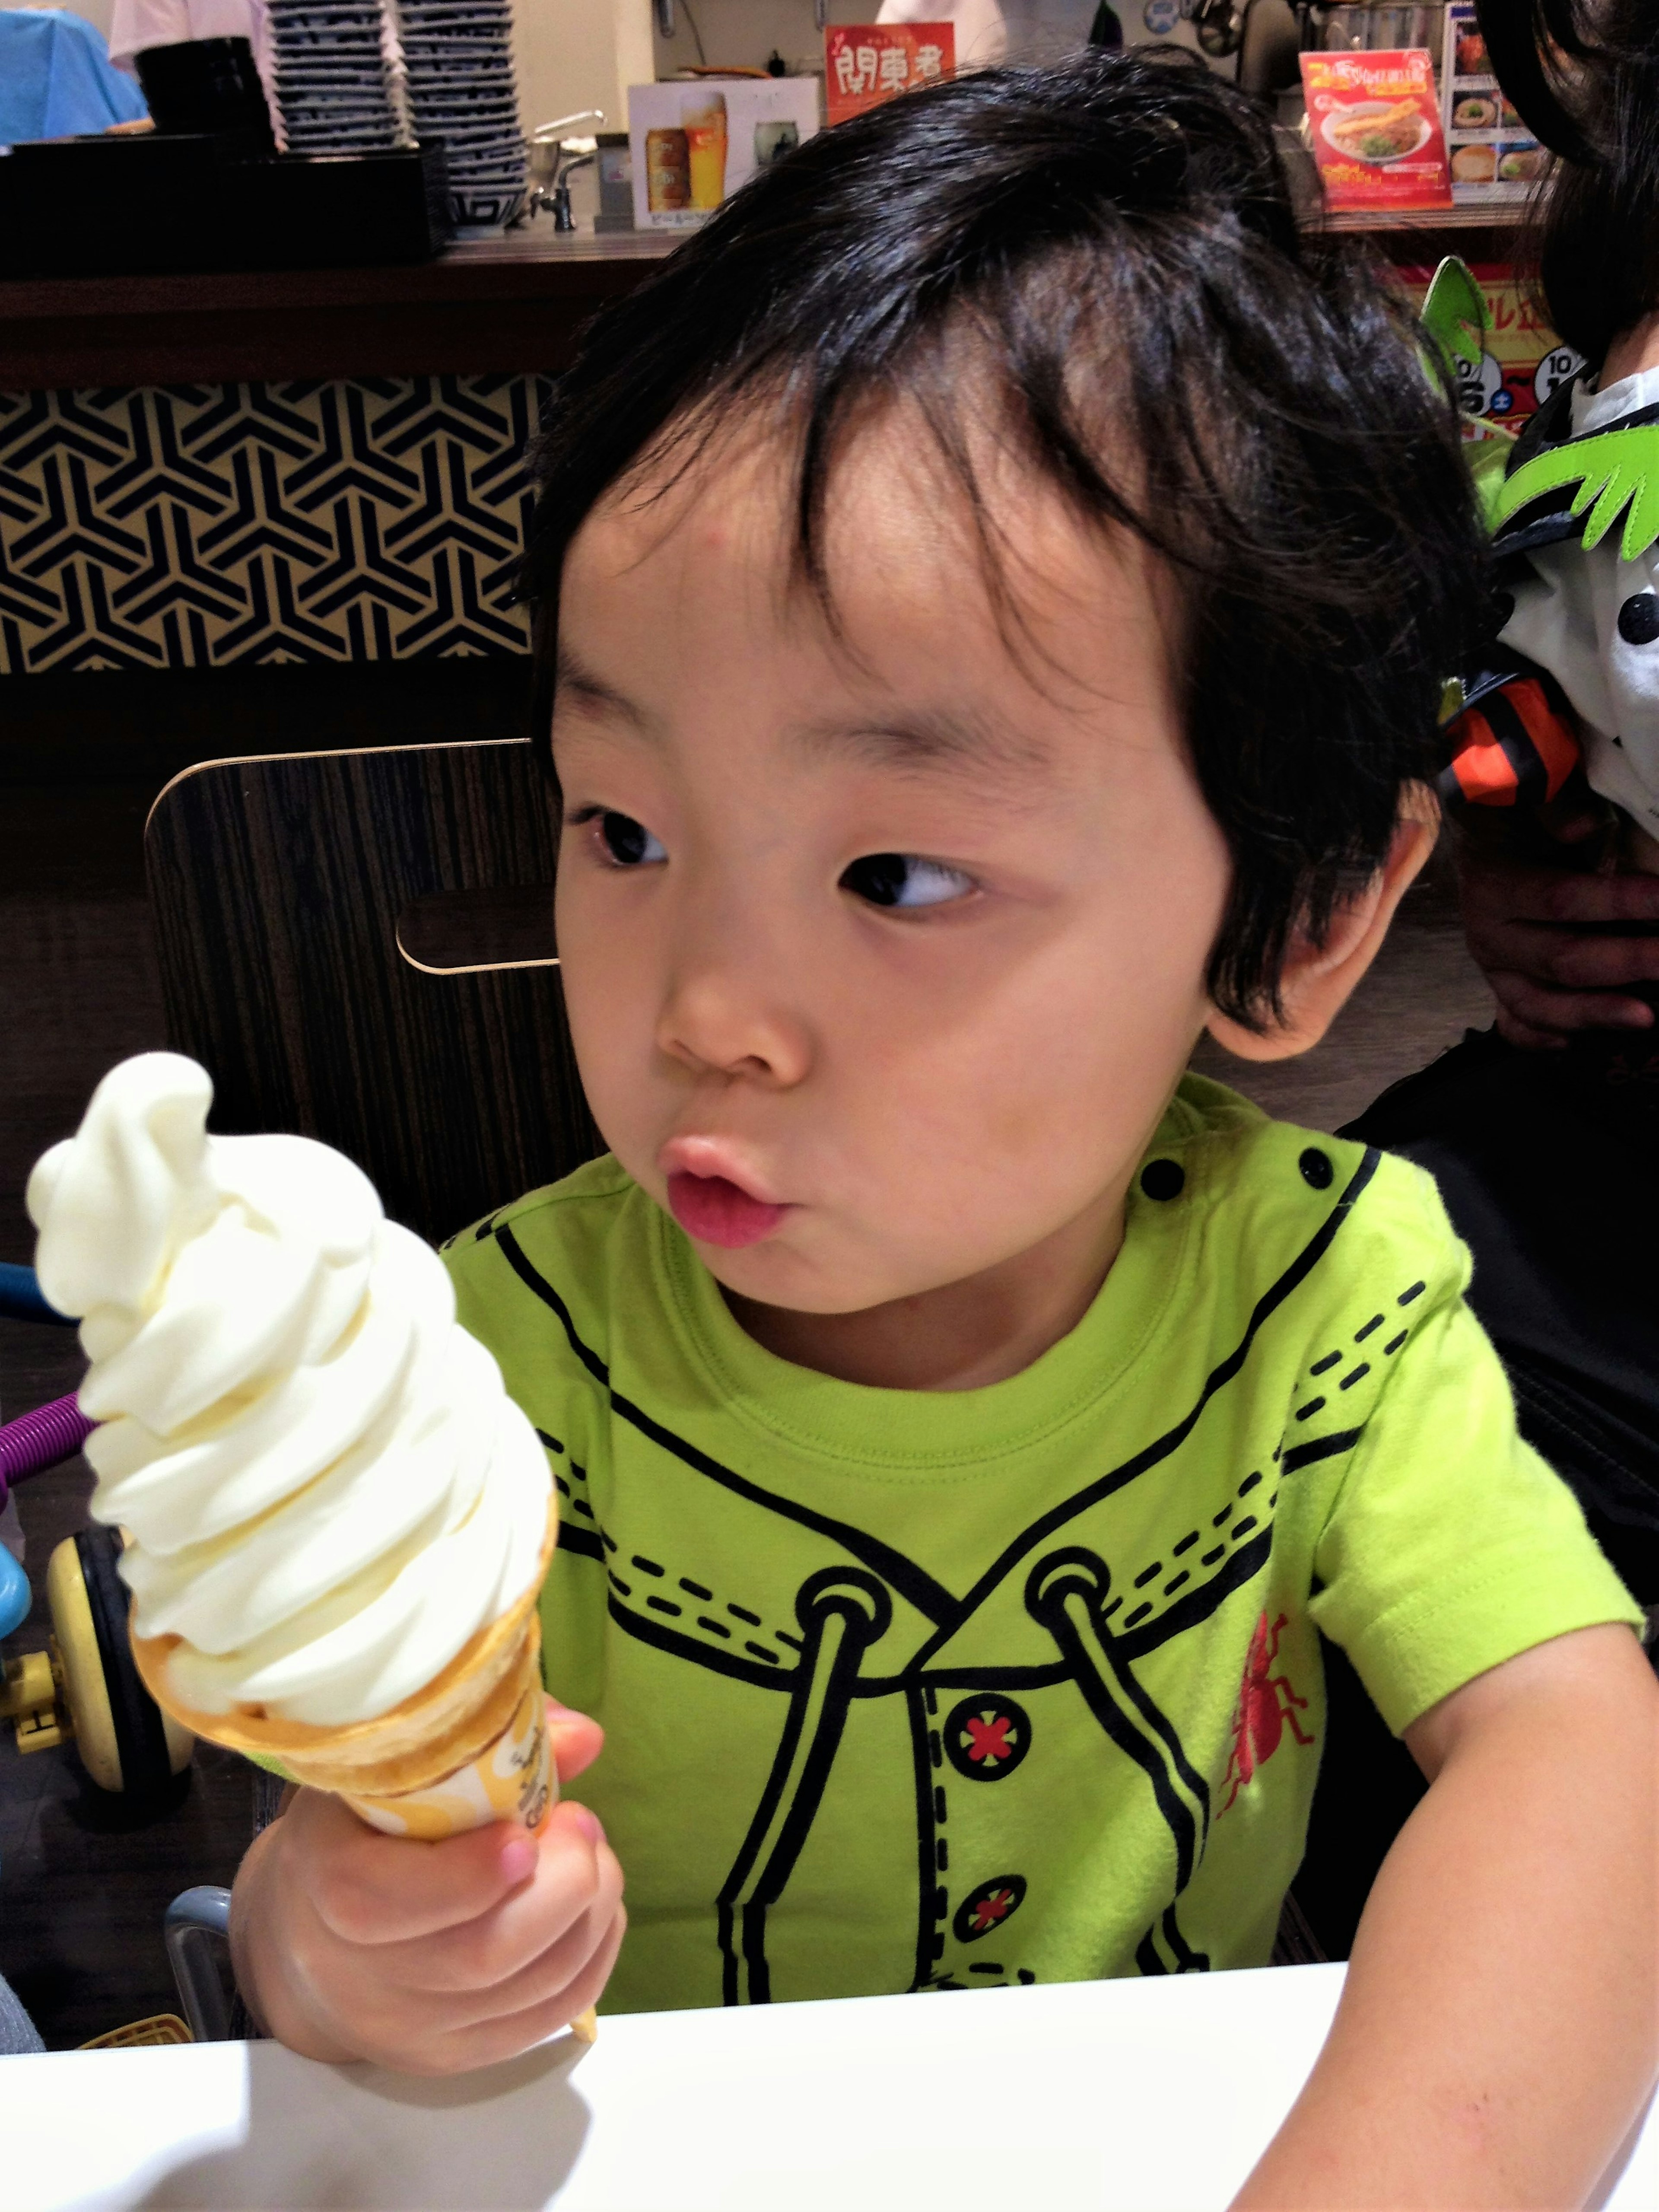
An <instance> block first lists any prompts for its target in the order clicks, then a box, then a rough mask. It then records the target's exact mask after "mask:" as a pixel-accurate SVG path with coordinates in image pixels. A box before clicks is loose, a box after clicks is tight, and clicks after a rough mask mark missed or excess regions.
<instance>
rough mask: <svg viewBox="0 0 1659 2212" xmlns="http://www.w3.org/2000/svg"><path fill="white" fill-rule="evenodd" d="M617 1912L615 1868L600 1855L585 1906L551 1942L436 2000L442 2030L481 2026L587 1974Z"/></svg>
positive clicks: (544, 1999) (528, 2007) (530, 2007)
mask: <svg viewBox="0 0 1659 2212" xmlns="http://www.w3.org/2000/svg"><path fill="white" fill-rule="evenodd" d="M621 1909H622V1875H621V1870H620V1869H619V1868H618V1867H617V1863H616V1861H615V1859H614V1858H612V1857H611V1854H610V1853H609V1852H605V1853H604V1854H602V1855H601V1858H600V1862H599V1868H598V1875H597V1880H596V1881H595V1884H594V1887H593V1889H592V1892H591V1893H589V1897H588V1899H587V1902H586V1906H585V1907H584V1909H583V1910H582V1911H580V1912H579V1913H578V1914H577V1915H576V1917H574V1919H573V1920H571V1921H570V1922H568V1923H567V1924H566V1926H565V1927H564V1928H563V1929H562V1930H561V1932H560V1933H559V1935H558V1936H556V1938H555V1939H554V1940H553V1941H552V1942H550V1943H548V1944H547V1945H546V1946H545V1947H544V1948H543V1949H541V1950H539V1951H538V1952H536V1953H535V1954H533V1955H526V1954H524V1953H522V1952H521V1953H520V1956H519V1958H518V1959H517V1960H514V1962H513V1964H514V1971H513V1972H509V1973H507V1974H505V1975H503V1976H501V1978H498V1979H496V1980H494V1981H491V1982H489V1983H488V1984H480V1985H479V1986H477V1987H476V1988H472V1989H469V1990H447V1991H446V1992H444V1993H443V1994H442V1995H441V1996H439V1997H437V1998H436V2000H435V2002H436V2003H437V2004H438V2005H439V2007H440V2008H441V2016H442V2019H443V2021H444V2024H445V2026H446V2027H472V2026H481V2025H483V2023H484V2022H486V2021H493V2020H505V2019H507V2018H510V2017H512V2016H513V2015H518V2014H523V2013H526V2012H531V2011H534V2010H535V2009H536V2008H538V2007H539V2006H542V2005H544V2004H547V2003H549V2002H551V2001H552V1999H554V1998H555V1997H556V1996H559V1995H560V1994H561V1992H562V1991H564V1990H569V1989H571V1988H572V1987H574V1984H575V1983H576V1982H577V1981H578V1980H579V1979H580V1978H581V1977H582V1976H583V1975H585V1974H586V1973H587V1972H588V1971H589V1969H590V1967H591V1965H592V1960H593V1959H594V1958H595V1957H596V1956H597V1954H599V1953H600V1952H601V1951H602V1950H603V1949H604V1948H605V1945H606V1944H607V1943H608V1942H610V1940H611V1929H612V1927H613V1924H614V1923H615V1921H616V1918H617V1913H618V1912H619V1911H621ZM590 2001H591V2000H589V1999H587V1998H584V1999H583V2001H582V2002H583V2003H586V2002H590ZM580 2009H581V2006H580V2005H574V2006H573V2007H572V2010H573V2011H578V2012H579V2011H580Z"/></svg>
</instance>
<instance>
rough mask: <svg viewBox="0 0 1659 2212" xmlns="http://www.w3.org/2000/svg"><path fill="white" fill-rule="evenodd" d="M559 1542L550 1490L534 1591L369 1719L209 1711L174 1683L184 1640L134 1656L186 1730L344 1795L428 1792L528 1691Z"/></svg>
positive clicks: (464, 1761) (155, 1643) (135, 1651)
mask: <svg viewBox="0 0 1659 2212" xmlns="http://www.w3.org/2000/svg"><path fill="white" fill-rule="evenodd" d="M557 1541H558V1504H557V1498H556V1494H553V1495H552V1496H551V1497H550V1503H549V1506H548V1516H547V1535H546V1539H545V1541H544V1545H543V1549H542V1559H541V1565H540V1566H539V1568H538V1571H537V1574H536V1578H535V1580H534V1581H533V1582H532V1584H531V1586H530V1587H529V1589H526V1591H525V1593H524V1595H522V1596H521V1597H520V1599H519V1600H518V1601H517V1602H516V1603H515V1604H514V1605H513V1606H511V1607H509V1608H508V1610H507V1612H506V1613H502V1614H501V1615H500V1616H499V1618H498V1619H496V1620H493V1621H490V1622H489V1624H488V1625H487V1626H485V1627H483V1628H481V1629H480V1630H479V1631H478V1632H477V1634H476V1635H475V1636H473V1637H471V1638H470V1639H469V1640H468V1641H467V1642H466V1643H465V1644H463V1645H462V1647H461V1649H460V1650H459V1651H458V1652H457V1653H456V1655H455V1656H454V1657H453V1659H452V1660H451V1661H450V1662H449V1664H448V1665H447V1667H446V1668H443V1669H442V1671H441V1673H439V1674H436V1675H435V1676H434V1678H433V1679H432V1680H431V1681H430V1682H428V1683H427V1684H426V1685H425V1686H424V1687H423V1688H422V1689H420V1690H417V1691H416V1692H415V1694H414V1696H413V1697H410V1698H405V1699H404V1701H403V1703H402V1704H401V1705H394V1706H393V1707H392V1710H391V1711H390V1712H387V1713H380V1714H377V1715H376V1716H375V1717H374V1718H373V1719H371V1720H366V1721H356V1722H352V1723H347V1724H345V1725H343V1726H341V1727H337V1728H325V1727H320V1726H318V1725H316V1724H315V1723H310V1722H307V1721H295V1720H285V1719H282V1718H280V1717H277V1716H276V1715H274V1714H271V1713H269V1712H267V1711H265V1710H264V1707H263V1706H258V1705H233V1706H231V1708H230V1709H229V1710H228V1711H226V1712H222V1713H210V1712H202V1711H198V1710H197V1708H195V1707H194V1706H191V1705H188V1704H186V1703H185V1702H184V1701H183V1700H182V1699H180V1698H179V1695H178V1694H177V1692H175V1691H174V1690H173V1686H172V1684H171V1681H170V1680H169V1675H168V1665H167V1662H168V1658H169V1656H170V1655H171V1653H172V1652H173V1650H174V1649H175V1647H176V1646H177V1644H178V1642H179V1638H177V1637H173V1636H155V1637H142V1636H135V1637H134V1638H133V1639H132V1656H133V1658H134V1660H135V1662H137V1668H138V1672H139V1674H141V1675H142V1676H143V1680H144V1685H145V1687H146V1688H147V1689H148V1690H149V1693H150V1695H151V1696H152V1697H153V1698H154V1699H155V1702H156V1704H157V1705H160V1706H161V1708H162V1710H163V1711H166V1712H170V1713H171V1714H172V1715H173V1718H174V1719H175V1720H177V1721H178V1722H179V1723H180V1725H181V1726H182V1727H185V1728H187V1729H190V1730H191V1733H192V1734H193V1735H200V1736H205V1737H206V1738H207V1739H208V1741H210V1742H211V1743H222V1744H223V1745H225V1746H226V1747H227V1748H228V1749H229V1750H231V1751H240V1752H241V1753H245V1754H247V1755H251V1756H253V1757H256V1758H263V1759H279V1760H280V1761H281V1762H282V1764H283V1766H284V1767H285V1768H287V1770H288V1771H289V1773H290V1774H292V1775H293V1776H294V1777H295V1779H296V1780H298V1781H304V1782H306V1783H308V1784H310V1785H311V1787H312V1788H313V1789H317V1790H334V1791H336V1792H337V1793H339V1794H340V1795H342V1796H369V1797H381V1796H387V1797H390V1796H403V1795H405V1794H407V1793H408V1792H409V1791H410V1790H425V1789H428V1788H430V1787H431V1785H432V1784H435V1783H437V1782H441V1781H442V1780H443V1779H444V1778H445V1777H446V1776H447V1775H450V1774H453V1773H454V1772H456V1771H457V1770H458V1769H459V1768H460V1767H462V1766H465V1765H468V1764H469V1763H470V1762H471V1761H472V1760H474V1759H477V1758H479V1757H480V1756H481V1755H482V1754H483V1753H485V1752H486V1751H488V1750H489V1749H490V1748H491V1747H493V1746H494V1745H495V1742H496V1741H497V1739H498V1738H499V1737H501V1735H503V1733H504V1732H505V1731H506V1730H507V1729H508V1728H509V1727H510V1726H511V1724H512V1722H513V1715H514V1713H515V1711H517V1709H518V1706H519V1705H520V1701H521V1699H522V1695H523V1686H522V1685H523V1679H524V1674H525V1669H526V1665H531V1664H533V1663H534V1662H535V1658H536V1656H537V1655H538V1652H539V1650H540V1626H539V1622H538V1617H537V1611H536V1608H537V1605H538V1601H539V1599H540V1596H541V1586H542V1583H543V1582H544V1580H545V1578H546V1575H547V1570H548V1568H549V1566H550V1565H551V1563H552V1558H553V1550H554V1547H555V1545H556V1542H557ZM500 1817H501V1815H500V1814H490V1815H489V1818H490V1819H499V1818H500ZM467 1825H469V1826H475V1827H476V1826H481V1825H482V1823H481V1822H480V1821H477V1820H475V1821H472V1822H471V1823H468V1824H467Z"/></svg>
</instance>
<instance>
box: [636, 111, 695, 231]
mask: <svg viewBox="0 0 1659 2212" xmlns="http://www.w3.org/2000/svg"><path fill="white" fill-rule="evenodd" d="M645 191H646V201H647V205H648V206H649V208H650V209H651V211H652V213H653V215H665V214H669V213H671V212H673V211H674V210H678V209H680V208H689V207H690V204H691V152H690V147H689V146H688V145H687V143H686V136H685V133H684V131H647V132H646V134H645Z"/></svg>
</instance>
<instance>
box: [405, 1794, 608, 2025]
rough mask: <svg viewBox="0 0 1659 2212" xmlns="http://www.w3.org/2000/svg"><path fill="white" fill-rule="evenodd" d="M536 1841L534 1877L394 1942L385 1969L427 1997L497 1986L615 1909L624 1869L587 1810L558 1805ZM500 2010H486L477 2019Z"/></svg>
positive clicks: (491, 2008) (580, 1807)
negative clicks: (591, 1918)
mask: <svg viewBox="0 0 1659 2212" xmlns="http://www.w3.org/2000/svg"><path fill="white" fill-rule="evenodd" d="M536 1843H537V1846H538V1850H537V1863H536V1869H535V1873H534V1875H533V1877H532V1879H531V1880H530V1881H526V1882H523V1883H520V1886H519V1887H517V1888H516V1889H514V1890H513V1891H512V1892H511V1893H508V1894H507V1896H506V1897H504V1898H502V1899H499V1900H498V1901H497V1902H496V1903H495V1905H493V1906H491V1907H490V1908H489V1910H487V1911H483V1912H482V1913H479V1914H478V1915H477V1917H474V1918H472V1919H471V1920H467V1921H465V1922H462V1923H459V1924H458V1925H456V1926H453V1927H449V1928H444V1929H437V1930H435V1931H434V1932H432V1933H429V1934H427V1935H423V1936H418V1937H414V1938H411V1939H410V1941H409V1942H405V1943H401V1944H398V1945H395V1946H392V1948H389V1949H388V1950H387V1951H386V1953H385V1954H383V1955H382V1957H381V1959H380V1960H379V1962H378V1964H379V1966H380V1970H381V1971H383V1972H385V1973H386V1975H387V1976H388V1977H389V1978H391V1979H392V1980H393V1981H395V1982H396V1983H398V1984H399V1985H400V1986H401V1987H403V1988H404V1989H406V1990H410V1992H411V1993H415V1992H418V1993H420V1994H421V1995H422V1996H447V1995H457V1994H461V1993H476V1992H477V1991H480V1990H495V1989H497V1988H499V1987H500V1986H501V1984H504V1983H507V1982H510V1981H512V1980H513V1978H514V1977H515V1976H517V1975H519V1974H520V1973H521V1972H524V1970H525V1969H526V1967H528V1966H532V1965H534V1964H535V1962H536V1961H537V1960H540V1959H543V1958H544V1957H545V1956H546V1955H547V1954H548V1953H549V1952H550V1951H551V1950H552V1949H553V1948H555V1947H556V1945H558V1944H559V1943H561V1942H562V1941H563V1939H564V1938H565V1937H566V1936H567V1935H568V1934H569V1932H570V1931H571V1929H574V1928H575V1927H576V1926H577V1925H578V1923H580V1922H581V1920H582V1919H583V1918H584V1917H585V1916H586V1915H587V1914H588V1913H589V1912H591V1911H593V1910H594V1909H595V1907H596V1906H599V1905H605V1908H606V1910H607V1911H613V1910H614V1909H615V1906H616V1903H617V1899H619V1898H620V1896H621V1894H622V1872H621V1869H620V1868H619V1867H618V1866H617V1861H616V1857H615V1854H614V1853H613V1852H612V1851H611V1849H610V1847H609V1845H608V1844H605V1840H604V1837H603V1832H602V1831H600V1829H599V1823H598V1822H597V1821H596V1820H594V1818H593V1816H592V1814H591V1813H589V1812H588V1811H587V1810H586V1808H585V1807H583V1806H580V1805H560V1806H557V1807H556V1808H555V1809H554V1810H553V1811H552V1812H551V1813H550V1814H549V1815H548V1818H547V1820H545V1821H544V1823H543V1825H542V1826H541V1827H540V1828H539V1829H538V1831H537V1834H536ZM607 1900H608V1902H607ZM566 1978H568V1975H567V1977H566ZM529 2001H530V2000H529V1999H526V2000H525V2002H529ZM499 2009H501V2008H500V2007H499V2006H496V2005H494V2004H492V2005H490V2006H489V2007H487V2008H477V2013H476V2015H475V2016H482V2015H483V2011H484V2010H499Z"/></svg>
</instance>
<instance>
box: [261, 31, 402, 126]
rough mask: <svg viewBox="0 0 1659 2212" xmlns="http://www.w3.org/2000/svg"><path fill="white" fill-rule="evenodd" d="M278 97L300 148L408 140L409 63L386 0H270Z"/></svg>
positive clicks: (284, 121) (285, 119)
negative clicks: (404, 111)
mask: <svg viewBox="0 0 1659 2212" xmlns="http://www.w3.org/2000/svg"><path fill="white" fill-rule="evenodd" d="M270 36H271V46H272V51H273V53H274V55H275V58H276V102H277V106H279V107H280V109H281V111H282V118H283V131H284V133H285V134H286V137H287V139H288V148H289V152H290V153H292V154H374V153H380V152H384V151H386V150H388V149H391V148H392V147H394V146H399V145H407V144H408V143H410V132H409V129H408V126H407V123H406V122H405V121H404V118H403V117H402V115H401V113H400V108H401V100H402V84H401V79H402V75H403V64H402V60H401V58H400V57H399V55H398V42H397V38H396V35H395V33H393V32H392V27H391V25H390V24H389V22H388V21H386V18H385V16H384V15H383V12H382V9H381V5H380V0H270Z"/></svg>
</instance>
